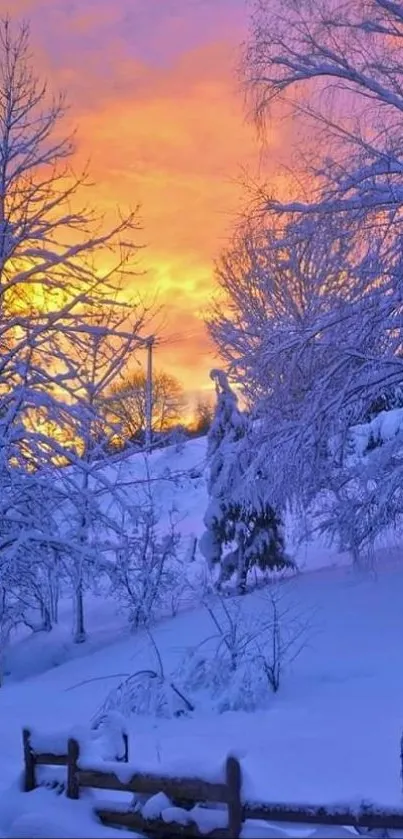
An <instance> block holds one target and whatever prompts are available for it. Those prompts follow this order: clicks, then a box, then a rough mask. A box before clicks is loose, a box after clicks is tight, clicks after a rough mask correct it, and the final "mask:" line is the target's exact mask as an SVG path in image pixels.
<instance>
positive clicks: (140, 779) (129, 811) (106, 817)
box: [23, 729, 403, 839]
mask: <svg viewBox="0 0 403 839" xmlns="http://www.w3.org/2000/svg"><path fill="white" fill-rule="evenodd" d="M35 742H37V743H38V744H39V742H41V743H44V742H45V740H44V739H42V738H41V739H40V740H37V741H35V739H34V740H32V739H31V734H30V731H29V730H28V729H24V730H23V746H24V762H25V772H24V791H25V792H30V791H32V790H34V789H35V788H36V787H37V785H38V784H37V779H36V775H35V767H36V766H44V765H47V766H66V767H67V778H66V785H65V791H66V796H67V797H68V798H70V799H78V798H79V797H80V789H85V788H92V789H99V790H110V791H115V792H125V793H132V794H134V795H135V796H136V799H137V804H136V807H135V808H134V807H133V805H132V806H130V805H129V804H118V803H117V802H116V801H113V802H106V803H102V802H99V803H98V805H97V806H96V807H95V813H96V815H97V816H98V818H99V819H100V821H101V822H102V823H103V824H104V825H105V826H109V827H125V828H126V829H129V830H133V831H135V832H139V833H144V834H146V835H147V836H149V837H151V836H156V837H158V839H164V838H165V839H170V838H171V837H172V836H173V835H175V836H178V837H185V839H188V837H189V839H190V837H201V836H206V835H208V836H209V837H210V839H228V837H229V838H230V839H239V837H240V835H241V831H242V827H243V824H244V822H249V823H250V821H252V822H256V821H260V822H262V821H264V822H266V823H267V822H270V823H271V824H275V823H276V822H277V823H279V822H280V823H288V826H290V825H291V824H300V825H301V824H306V825H320V826H325V825H332V826H338V827H346V828H347V827H353V828H356V829H357V831H359V830H360V829H361V828H366V829H367V830H374V829H381V830H382V831H383V835H384V836H386V837H387V836H388V831H389V830H399V831H400V830H403V809H402V810H394V809H391V808H383V807H375V806H372V805H368V804H365V803H363V804H362V805H361V806H360V807H358V808H354V809H353V808H351V809H349V808H348V807H344V806H329V807H326V806H322V805H320V806H318V805H310V804H309V805H308V804H306V805H302V804H301V805H300V804H298V805H293V804H285V803H279V804H275V803H271V804H265V803H263V802H252V801H244V800H243V799H242V768H241V764H240V762H239V761H238V759H237V758H235V757H232V756H229V757H227V760H226V763H225V771H224V772H223V773H222V779H221V781H214V782H212V781H211V780H205V779H202V778H195V777H174V776H173V775H168V774H166V775H164V774H153V773H149V772H141V771H139V769H138V767H137V766H135V765H134V764H132V765H131V764H130V763H129V762H128V740H127V734H125V756H124V762H122V757H118V758H117V759H116V760H115V761H104V760H99V759H96V758H94V757H91V755H89V754H85V750H84V753H83V754H81V753H80V743H79V741H78V740H77V739H75V738H74V737H69V738H68V740H67V744H66V749H65V752H64V753H52V752H50V751H46V752H39V751H35V749H34V744H35ZM49 742H50V741H49ZM59 742H61V741H60V738H59ZM59 750H60V746H59V748H58V749H57V751H59ZM117 761H119V764H118V763H117ZM139 796H143V797H146V798H147V799H148V800H147V801H146V803H145V804H144V801H143V802H142V803H141V799H139V798H138V797H139ZM206 804H213V808H210V809H208V808H207V807H206ZM217 804H218V805H219V804H223V805H227V806H226V812H225V810H223V809H214V805H217Z"/></svg>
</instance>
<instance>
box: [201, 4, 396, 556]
mask: <svg viewBox="0 0 403 839" xmlns="http://www.w3.org/2000/svg"><path fill="white" fill-rule="evenodd" d="M402 36H403V9H402V5H401V3H398V2H389V0H357V2H356V3H344V2H333V0H307V2H304V3H301V2H300V0H285V1H284V3H281V4H278V5H277V6H276V7H275V8H274V7H273V4H272V3H271V2H270V0H256V2H253V3H252V15H251V25H250V35H249V39H248V43H247V45H246V49H245V55H244V75H245V82H246V86H247V89H248V92H249V94H250V97H251V101H252V104H253V111H254V116H255V117H256V118H257V120H258V121H259V122H260V124H262V122H264V119H265V117H266V115H267V114H268V113H270V109H271V107H272V104H273V103H274V102H275V101H278V100H283V101H284V107H285V108H286V110H288V112H289V110H290V108H291V110H292V111H293V116H294V117H295V118H297V119H299V120H301V121H302V122H303V124H304V126H305V127H308V128H310V127H311V126H312V125H313V126H314V130H315V155H314V156H311V160H310V162H309V164H308V166H307V168H306V169H305V174H306V178H305V179H303V186H304V194H302V190H299V189H298V188H296V190H295V199H294V200H290V201H288V202H287V203H284V202H283V203H281V202H279V201H278V200H275V199H274V198H273V196H271V197H267V199H266V200H265V205H264V210H266V211H267V212H269V213H270V214H271V215H272V214H274V216H275V218H276V222H275V225H276V229H277V227H278V228H281V229H282V231H283V243H282V245H281V246H280V249H278V248H277V247H276V242H275V241H274V243H273V238H272V239H271V241H270V243H269V251H270V253H272V254H273V253H275V254H277V256H276V259H277V261H278V254H280V257H281V259H283V258H284V254H286V253H287V250H288V251H289V249H290V246H293V247H294V244H295V236H294V234H295V232H298V231H299V232H300V234H301V242H302V244H304V242H305V243H307V242H308V240H309V238H310V236H311V233H313V239H312V238H311V243H312V246H313V251H312V252H313V256H314V257H315V258H317V257H318V255H319V254H320V252H321V242H322V245H325V250H323V249H322V252H323V253H324V254H325V260H324V263H323V264H324V268H325V270H326V263H327V262H328V261H329V260H327V259H326V238H327V241H328V243H330V244H331V245H332V249H330V248H329V251H328V252H329V257H330V263H331V264H332V257H333V255H335V256H336V262H335V267H336V273H335V279H336V285H335V289H334V293H332V294H331V295H330V298H328V299H326V298H327V294H325V295H324V296H323V295H321V294H320V293H318V292H319V288H320V287H319V286H318V285H316V286H315V289H314V291H315V294H314V300H316V303H319V306H316V308H315V309H314V311H313V312H312V311H308V314H309V317H308V318H307V319H305V320H302V321H301V322H300V324H298V323H297V320H296V318H294V319H293V320H292V321H291V323H288V324H287V319H286V318H284V314H283V312H282V311H281V310H280V309H279V307H278V308H277V310H275V311H274V315H273V316H272V315H271V312H270V310H269V315H270V317H269V318H268V319H267V316H266V317H265V315H266V311H267V309H266V311H265V305H264V304H265V302H266V298H265V296H264V294H263V303H261V284H259V282H256V279H255V278H256V276H257V277H258V280H259V279H260V276H262V275H263V276H264V277H267V275H268V273H269V272H268V270H267V262H266V263H264V262H263V266H262V258H261V251H260V249H259V247H258V248H256V242H254V243H253V249H252V252H253V262H252V270H251V268H250V264H248V263H250V262H251V260H250V258H249V255H248V256H247V263H246V271H245V266H244V265H243V264H242V263H241V264H240V272H241V274H246V276H247V278H248V280H249V278H250V277H251V276H252V278H253V282H251V283H249V288H247V283H246V282H244V283H243V288H242V291H241V294H242V293H243V289H245V294H244V300H243V301H242V306H243V308H242V309H240V311H242V315H243V313H244V312H245V311H246V312H247V311H248V309H247V304H248V300H249V313H250V315H249V319H247V320H246V327H245V329H244V331H242V326H243V324H242V317H241V316H239V312H238V311H237V313H236V314H238V320H237V319H236V317H235V316H234V315H231V314H230V317H229V323H228V324H226V325H225V324H224V320H223V318H221V320H219V321H218V322H217V321H216V322H215V324H213V327H214V329H216V331H217V329H218V332H219V331H220V330H221V329H222V328H223V324H224V327H225V328H224V332H223V333H222V336H221V338H220V336H219V342H221V346H223V347H224V345H225V341H224V337H223V335H224V334H226V335H227V337H228V339H229V350H227V352H228V353H229V356H230V357H228V359H227V360H228V361H229V363H230V364H232V365H233V366H232V368H231V369H233V370H234V375H235V378H239V379H240V381H241V383H242V376H244V377H245V378H247V376H248V373H246V374H245V371H247V369H248V365H250V369H251V370H252V373H253V375H254V377H255V380H254V381H256V382H257V384H258V387H259V393H258V397H259V398H258V401H259V405H258V415H259V417H260V419H261V421H260V423H259V424H257V425H256V426H255V429H256V435H255V442H254V446H253V448H254V452H255V457H254V458H253V462H252V463H251V466H250V469H249V471H248V477H249V479H250V481H253V479H254V477H256V476H257V475H259V473H260V470H261V469H263V468H264V469H267V470H268V471H269V472H270V474H272V475H275V476H276V480H275V487H274V496H275V499H276V503H279V504H283V503H285V502H286V501H287V500H289V501H290V500H295V498H296V497H297V498H298V500H299V501H300V502H301V503H303V504H304V505H305V507H306V506H307V505H309V504H313V503H314V502H315V503H316V501H317V499H318V498H319V496H320V494H321V492H322V490H325V489H328V490H329V491H330V492H333V493H334V494H335V497H337V498H338V499H339V501H340V504H339V507H338V509H339V511H343V515H342V516H341V518H340V517H339V522H341V520H342V519H343V520H344V525H343V529H344V532H345V533H347V531H348V529H349V527H350V524H353V525H354V522H350V524H349V525H348V527H347V530H346V529H345V524H346V515H347V516H348V510H349V507H350V510H351V512H352V513H353V508H354V519H355V522H356V524H357V527H356V526H355V525H354V526H353V530H352V531H351V532H352V533H354V534H355V535H354V539H355V538H356V537H357V538H358V541H359V542H362V540H363V538H364V539H367V537H368V540H369V541H371V540H372V539H373V535H374V533H377V532H379V529H380V528H382V527H383V526H385V523H386V522H387V521H391V520H393V518H394V517H396V515H398V511H399V509H400V510H402V509H403V508H402V499H401V493H400V490H399V486H400V484H401V478H402V460H401V457H400V448H399V446H400V441H399V435H397V436H396V437H394V438H393V440H390V441H389V442H388V444H387V446H386V447H384V446H382V447H380V448H379V449H378V450H377V451H376V452H375V451H374V455H373V457H371V458H370V457H368V458H367V459H365V458H364V459H363V460H362V462H361V464H360V463H358V462H356V463H355V464H354V468H353V467H352V464H351V462H350V461H349V456H348V444H349V439H350V430H351V428H352V427H355V426H356V425H357V423H360V422H362V421H363V419H365V418H367V419H369V418H370V417H371V416H372V415H373V410H374V406H376V404H377V401H378V400H379V398H382V394H385V393H389V394H390V393H393V392H395V391H396V389H397V388H399V387H400V386H401V382H402V372H403V369H402V365H403V355H402V350H401V348H402V332H401V323H402V319H401V314H402V305H401V300H402V276H403V273H402V266H403V261H402V247H401V244H402V238H401V222H402V207H403V193H402V189H401V172H402V165H403V158H402V150H403V133H402V128H401V112H402V110H403V58H402V50H401V43H402V42H401V39H402ZM379 126H381V129H379ZM307 136H308V137H309V132H308V135H307ZM306 159H308V158H306ZM290 219H291V220H292V223H291V226H290V225H289V221H290ZM338 225H340V234H343V236H344V237H345V238H344V243H346V245H344V244H343V245H342V247H341V249H340V250H339V253H338V247H339V248H340V244H339V245H338V246H336V243H337V235H336V236H335V234H337V228H338ZM310 231H311V233H310ZM326 231H330V233H331V235H330V238H329V237H328V235H327V233H326ZM325 234H326V235H325ZM275 238H276V239H277V241H278V237H277V234H276V237H275ZM340 239H341V236H340ZM258 245H259V242H258ZM294 252H295V251H294ZM339 256H341V257H342V263H341V268H340V269H339V271H337V259H338V258H339ZM344 256H346V257H347V261H345V259H344ZM242 259H244V254H243V256H242ZM230 268H231V269H232V268H233V262H232V263H231V265H230ZM261 269H262V270H261ZM237 271H238V272H239V266H238V264H236V265H235V273H234V274H233V276H232V277H231V282H232V286H233V287H234V288H235V284H236V276H237ZM259 271H260V274H259ZM225 272H226V274H228V275H229V276H230V272H229V271H228V269H227V267H226V266H225ZM290 273H291V274H292V276H293V278H294V279H295V278H298V276H299V274H298V271H297V270H296V266H295V263H294V264H293V265H290ZM306 274H307V269H306V267H305V269H304V276H305V277H306ZM308 274H309V272H308ZM318 276H319V275H318ZM288 285H289V284H288ZM231 293H232V295H233V296H232V300H234V299H235V292H231ZM273 299H274V300H275V298H273V296H271V298H270V300H273ZM256 300H257V301H258V305H257V314H256ZM275 302H277V301H276V300H275ZM324 304H325V305H324ZM258 316H261V317H262V319H261V321H259V319H258ZM267 320H269V329H267V330H266V332H265V331H264V326H263V324H265V323H266V325H267ZM250 325H251V326H252V328H251V329H250ZM282 327H283V328H282ZM290 327H291V328H290ZM231 329H232V330H233V331H232V334H231ZM287 333H288V334H287ZM255 361H256V363H255ZM238 371H240V375H239V374H238ZM346 470H347V471H346ZM346 487H348V490H346ZM351 493H353V496H352V495H351ZM315 500H316V501H315ZM353 502H354V503H353ZM368 515H369V518H368ZM359 522H361V524H362V523H363V522H367V523H368V527H367V525H365V527H364V531H365V533H364V531H363V530H362V527H361V526H360V527H358V523H359Z"/></svg>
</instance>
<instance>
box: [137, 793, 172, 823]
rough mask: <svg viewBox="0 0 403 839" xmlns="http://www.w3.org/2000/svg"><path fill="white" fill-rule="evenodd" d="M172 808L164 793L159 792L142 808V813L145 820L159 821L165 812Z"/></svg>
mask: <svg viewBox="0 0 403 839" xmlns="http://www.w3.org/2000/svg"><path fill="white" fill-rule="evenodd" d="M168 807H171V802H170V800H169V798H168V797H167V796H166V795H165V793H163V792H158V793H157V795H152V796H151V798H149V799H148V801H146V803H145V804H144V805H143V807H142V808H141V812H142V814H143V816H144V818H145V819H158V818H159V816H160V815H161V813H162V811H163V810H167V809H168Z"/></svg>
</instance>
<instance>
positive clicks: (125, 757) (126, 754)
mask: <svg viewBox="0 0 403 839" xmlns="http://www.w3.org/2000/svg"><path fill="white" fill-rule="evenodd" d="M122 737H123V746H124V752H123V763H129V737H128V734H127V732H126V731H124V732H123V734H122Z"/></svg>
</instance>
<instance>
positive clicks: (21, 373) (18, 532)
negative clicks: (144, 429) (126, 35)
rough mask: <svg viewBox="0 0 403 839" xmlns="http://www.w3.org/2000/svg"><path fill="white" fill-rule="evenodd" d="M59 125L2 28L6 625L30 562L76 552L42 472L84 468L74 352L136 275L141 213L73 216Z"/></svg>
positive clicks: (0, 511)
mask: <svg viewBox="0 0 403 839" xmlns="http://www.w3.org/2000/svg"><path fill="white" fill-rule="evenodd" d="M65 113H66V106H65V101H64V99H63V97H58V98H52V97H51V95H50V93H49V91H48V90H47V87H46V84H45V83H42V82H41V81H40V80H39V79H38V78H37V76H36V74H35V71H34V69H33V64H32V58H31V53H30V45H29V28H28V26H27V25H25V24H23V25H21V26H18V25H13V24H12V23H11V22H10V20H9V19H7V18H6V19H3V20H1V21H0V406H1V407H0V489H1V492H0V586H2V590H7V592H8V594H7V599H8V600H7V602H8V604H11V606H10V608H11V612H12V620H13V621H14V620H15V619H16V614H17V611H18V610H17V609H15V608H14V604H15V602H16V601H18V603H19V602H20V601H21V597H22V591H23V590H24V587H25V583H26V585H27V586H28V582H29V579H30V578H32V567H30V560H32V557H35V563H37V562H38V563H39V560H40V558H41V557H42V558H43V559H44V557H45V554H47V555H50V554H52V552H53V553H54V552H56V553H57V554H58V555H60V552H62V553H63V552H64V553H65V552H66V551H67V550H69V551H70V553H71V555H73V554H77V553H78V552H80V550H81V546H80V544H79V541H78V542H76V543H74V544H72V543H70V544H69V543H68V541H67V540H66V539H65V537H64V535H63V532H61V531H60V530H59V521H58V519H57V516H56V515H55V509H56V508H57V505H58V500H59V489H58V487H57V482H56V481H55V475H54V473H53V472H51V470H50V469H49V467H50V466H54V465H55V463H62V462H63V463H70V464H73V465H74V464H75V463H77V462H78V461H79V460H80V453H79V452H78V451H77V448H76V446H74V445H71V444H70V443H69V441H67V442H66V439H63V438H62V437H61V436H60V430H61V429H65V428H71V427H72V426H74V425H75V421H76V420H77V416H78V413H77V411H78V402H79V398H78V390H77V388H78V384H77V378H78V373H77V370H78V366H77V364H78V362H77V359H78V351H79V348H80V346H81V345H82V343H83V342H85V341H86V340H88V337H89V336H90V335H93V334H94V327H93V323H92V315H93V312H94V310H95V309H96V308H97V307H98V306H100V307H102V309H103V311H105V309H106V308H108V309H110V310H111V311H117V310H118V311H119V312H122V305H123V304H122V302H121V299H120V297H119V289H120V288H121V285H122V282H123V281H124V278H125V277H127V276H130V277H132V276H133V274H134V273H135V264H134V256H135V255H136V251H137V247H134V245H133V236H134V234H135V233H136V232H137V230H138V223H137V216H136V212H135V211H134V212H132V213H130V214H129V215H128V216H127V217H126V218H123V217H121V216H120V215H119V217H118V219H117V222H116V224H115V226H114V228H113V229H110V230H106V229H105V226H104V221H103V219H102V218H101V217H98V216H96V215H95V213H93V212H91V211H89V210H88V209H87V208H86V207H85V206H84V207H81V206H80V196H81V191H82V189H83V188H84V187H85V186H86V184H87V181H86V175H85V173H83V174H82V175H80V176H79V177H77V176H75V175H74V172H73V170H72V169H71V167H70V165H69V164H70V161H71V160H72V155H73V154H74V141H73V137H65V136H64V135H63V131H62V121H63V119H64V116H65ZM126 312H128V308H127V307H126ZM136 326H140V323H137V324H136ZM121 332H122V335H121V337H122V339H123V332H124V330H123V329H122V330H121ZM116 340H117V341H119V335H117V336H116ZM41 493H43V495H41ZM36 498H43V499H45V498H46V499H47V500H46V508H45V509H44V511H43V515H42V516H41V517H38V516H36V517H35V516H34V515H33V512H32V510H34V509H35V504H31V503H29V502H34V501H35V499H36ZM31 508H32V509H31ZM44 567H45V568H46V565H45V566H44ZM30 575H31V576H30ZM38 579H39V577H38V578H36V579H35V581H34V582H35V584H37V582H38ZM6 607H7V608H6ZM4 608H5V614H6V623H5V627H6V629H7V627H8V626H9V625H10V617H9V615H10V610H9V607H8V606H7V604H6V605H5V607H4ZM7 610H8V612H7ZM3 611H4V610H3ZM7 614H8V616H7ZM7 634H8V629H7V632H6V635H7Z"/></svg>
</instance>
